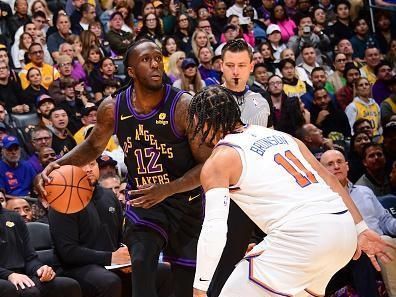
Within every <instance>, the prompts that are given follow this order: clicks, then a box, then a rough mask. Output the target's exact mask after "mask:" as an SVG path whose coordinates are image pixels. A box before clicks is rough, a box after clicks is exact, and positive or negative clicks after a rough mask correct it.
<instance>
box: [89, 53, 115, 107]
mask: <svg viewBox="0 0 396 297" xmlns="http://www.w3.org/2000/svg"><path fill="white" fill-rule="evenodd" d="M115 72H116V68H115V65H114V61H113V60H112V59H111V58H103V59H101V60H100V61H99V69H97V70H94V71H92V72H91V73H90V75H89V84H90V85H91V87H92V92H93V94H94V99H95V102H99V101H101V100H102V99H103V90H104V85H103V82H104V81H105V80H113V81H116V82H118V85H119V86H121V82H120V81H119V79H118V78H116V77H115V76H114V75H115Z"/></svg>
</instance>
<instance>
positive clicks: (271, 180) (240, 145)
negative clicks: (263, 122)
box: [189, 87, 395, 297]
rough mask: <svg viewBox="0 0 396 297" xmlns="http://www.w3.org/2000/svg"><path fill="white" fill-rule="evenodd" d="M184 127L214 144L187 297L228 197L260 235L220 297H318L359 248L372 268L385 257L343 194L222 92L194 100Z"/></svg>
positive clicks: (212, 263)
mask: <svg viewBox="0 0 396 297" xmlns="http://www.w3.org/2000/svg"><path fill="white" fill-rule="evenodd" d="M189 121H190V124H191V123H194V124H195V127H196V128H195V134H194V135H195V137H201V141H202V142H203V143H206V144H209V145H210V144H212V145H215V149H214V150H213V153H212V155H211V157H210V158H209V159H208V161H207V162H206V163H205V165H204V167H203V169H202V172H201V183H202V186H203V188H204V190H205V194H206V206H205V220H204V224H203V228H202V231H201V235H200V238H199V242H198V252H197V269H196V274H195V280H194V297H201V296H206V291H207V288H208V286H209V284H210V281H211V278H212V276H213V273H214V271H215V269H216V266H217V263H218V262H219V259H220V257H221V254H222V251H223V248H224V245H225V242H226V236H227V217H228V211H229V204H230V199H232V200H234V201H235V202H236V203H237V204H238V206H239V207H240V208H241V209H242V210H243V211H244V212H245V213H246V214H247V215H248V216H249V218H250V219H251V220H252V221H254V223H255V224H256V225H257V226H259V227H260V228H261V229H262V230H263V231H264V232H265V233H267V237H265V239H264V240H263V241H262V242H261V243H260V244H258V245H257V246H256V247H255V248H254V249H253V250H252V251H251V252H250V253H249V254H248V255H247V257H246V258H245V259H244V260H242V261H241V262H239V263H238V265H237V266H236V268H235V270H234V271H233V273H232V274H231V276H230V277H229V279H228V280H227V282H226V284H225V285H224V287H223V289H222V291H221V293H220V296H221V297H241V296H249V297H255V296H257V297H258V296H320V295H324V293H325V288H326V285H327V283H328V282H329V280H330V278H331V277H332V276H333V274H335V273H336V272H337V271H338V270H339V269H340V268H342V267H343V266H344V265H345V264H346V263H348V261H349V260H350V259H351V258H352V257H353V256H354V257H355V258H357V257H359V256H360V254H361V252H362V251H363V252H365V253H367V254H368V255H369V257H370V259H371V261H372V263H373V265H374V266H375V267H376V268H377V269H379V266H378V263H377V261H376V258H375V256H376V257H379V258H380V259H381V260H382V261H385V262H388V261H390V260H391V259H390V257H389V255H388V254H387V253H386V252H384V249H385V247H386V246H389V244H387V243H385V242H383V241H382V240H381V239H380V237H379V236H378V234H377V233H375V232H374V231H372V230H370V229H368V228H367V225H366V224H365V222H364V221H363V220H362V217H361V215H360V213H359V211H358V210H357V208H356V206H355V205H354V203H353V201H352V199H351V198H350V196H349V194H348V193H347V192H346V191H345V190H344V189H343V188H342V186H341V185H340V184H339V183H338V181H337V179H336V178H335V177H334V176H333V175H331V174H329V173H328V172H327V170H326V169H325V168H324V167H322V165H321V164H320V163H319V162H318V161H317V160H316V159H315V158H314V156H313V155H312V154H311V153H310V152H309V150H308V149H307V148H306V147H305V145H304V144H303V143H301V142H300V141H298V140H296V139H294V138H293V137H291V136H290V135H288V134H285V133H282V132H279V131H274V130H271V129H267V128H263V127H259V126H254V125H250V126H248V125H244V124H243V123H242V122H241V120H240V110H239V108H238V105H237V104H236V102H235V100H234V99H233V98H232V94H231V93H230V92H229V91H228V90H227V89H225V88H223V87H212V88H206V89H204V90H203V91H202V92H200V93H198V94H196V96H195V97H194V98H193V100H192V102H191V104H190V108H189ZM230 189H231V191H230ZM393 248H395V247H393ZM209 297H210V296H209Z"/></svg>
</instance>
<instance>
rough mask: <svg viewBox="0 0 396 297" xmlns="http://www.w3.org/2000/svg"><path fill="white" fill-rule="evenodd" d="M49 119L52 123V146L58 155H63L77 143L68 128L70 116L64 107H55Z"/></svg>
mask: <svg viewBox="0 0 396 297" xmlns="http://www.w3.org/2000/svg"><path fill="white" fill-rule="evenodd" d="M49 119H50V121H51V124H52V126H51V128H52V148H53V149H54V151H55V153H56V154H57V155H58V156H63V155H64V154H66V153H68V152H69V151H71V150H72V149H73V148H74V147H75V146H76V145H77V144H76V141H75V140H74V138H73V136H72V135H71V133H70V131H69V130H68V129H67V126H68V124H69V116H68V115H67V113H66V111H65V110H64V109H63V108H61V107H55V108H53V109H52V110H51V111H50V114H49Z"/></svg>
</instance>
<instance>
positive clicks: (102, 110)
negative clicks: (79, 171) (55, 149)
mask: <svg viewBox="0 0 396 297" xmlns="http://www.w3.org/2000/svg"><path fill="white" fill-rule="evenodd" d="M114 104H115V103H114V99H113V98H112V97H108V98H106V99H105V100H103V102H102V103H101V104H100V106H99V109H98V113H97V120H96V124H95V126H94V128H93V129H92V132H91V134H90V135H89V136H88V138H87V139H86V140H85V141H83V142H82V143H81V144H79V145H77V146H76V147H75V148H74V149H73V150H71V151H70V152H69V153H68V154H66V155H64V156H63V157H62V158H61V159H59V160H58V161H57V163H58V164H59V165H66V164H68V165H75V166H84V165H85V164H88V163H89V162H91V161H92V160H95V159H96V158H97V157H99V156H100V155H101V154H102V153H103V151H104V150H105V148H106V145H107V143H108V141H109V139H110V137H111V136H112V134H113V132H114Z"/></svg>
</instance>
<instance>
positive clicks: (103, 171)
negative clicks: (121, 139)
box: [96, 155, 118, 177]
mask: <svg viewBox="0 0 396 297" xmlns="http://www.w3.org/2000/svg"><path fill="white" fill-rule="evenodd" d="M96 162H98V166H99V177H101V176H104V175H116V174H117V173H118V170H117V164H118V162H117V161H116V160H114V159H113V158H112V157H110V156H108V155H101V156H100V157H99V158H97V159H96Z"/></svg>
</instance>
